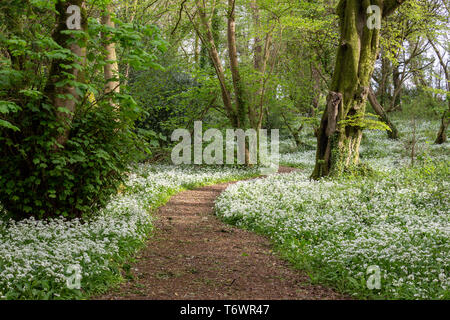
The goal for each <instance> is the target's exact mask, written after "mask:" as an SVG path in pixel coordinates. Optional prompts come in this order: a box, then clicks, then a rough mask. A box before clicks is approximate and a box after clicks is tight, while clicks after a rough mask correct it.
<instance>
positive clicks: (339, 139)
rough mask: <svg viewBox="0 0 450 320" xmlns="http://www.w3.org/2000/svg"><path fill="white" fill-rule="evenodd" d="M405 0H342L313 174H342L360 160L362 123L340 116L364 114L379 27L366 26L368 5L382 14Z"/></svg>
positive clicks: (352, 117) (318, 176) (354, 116)
mask: <svg viewBox="0 0 450 320" xmlns="http://www.w3.org/2000/svg"><path fill="white" fill-rule="evenodd" d="M403 2H404V1H402V0H390V1H386V0H385V1H381V0H363V1H360V0H340V2H339V4H338V7H337V14H338V16H339V21H340V35H341V38H340V45H339V48H338V52H337V57H336V65H335V69H334V73H333V79H332V84H331V87H330V89H331V90H330V92H329V95H328V99H327V101H328V102H327V109H326V110H325V112H324V114H323V117H322V121H321V124H320V128H319V132H318V137H317V153H316V165H315V168H314V171H313V173H312V176H311V178H313V179H319V178H321V177H324V176H328V175H333V176H339V175H341V174H342V173H344V171H345V170H347V169H350V168H352V167H354V166H357V165H358V164H359V146H360V143H361V138H362V127H361V126H358V124H357V123H356V124H353V125H348V124H347V125H346V124H343V123H340V121H341V120H355V119H362V118H363V117H364V112H365V106H366V101H367V95H368V93H369V86H370V79H371V76H372V73H373V69H374V65H375V61H376V58H377V54H378V47H379V38H380V30H379V29H377V28H371V29H369V28H368V27H367V20H368V14H367V8H368V6H370V5H378V6H379V7H380V9H381V10H382V13H383V14H382V16H383V17H385V16H386V15H387V14H389V13H392V12H393V11H394V10H395V8H397V7H398V6H399V5H400V4H401V3H403Z"/></svg>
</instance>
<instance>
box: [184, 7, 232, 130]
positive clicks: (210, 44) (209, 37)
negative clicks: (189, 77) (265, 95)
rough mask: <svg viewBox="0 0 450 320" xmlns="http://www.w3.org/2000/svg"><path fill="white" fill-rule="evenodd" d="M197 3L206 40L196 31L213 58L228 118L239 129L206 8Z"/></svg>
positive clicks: (203, 46) (204, 47) (203, 47)
mask: <svg viewBox="0 0 450 320" xmlns="http://www.w3.org/2000/svg"><path fill="white" fill-rule="evenodd" d="M195 3H196V7H197V10H198V14H199V17H200V22H201V24H202V27H203V29H204V32H205V36H206V38H204V37H202V36H201V33H200V30H198V29H196V32H197V34H198V36H199V37H200V39H201V40H202V49H204V50H207V52H208V54H209V56H210V58H211V61H212V63H213V65H214V69H215V71H216V75H217V78H218V80H219V84H220V91H221V93H222V101H223V105H224V107H225V111H226V113H227V116H228V118H229V120H230V122H231V124H232V126H233V127H235V128H237V127H238V118H237V115H236V112H235V110H234V109H233V104H232V102H231V94H230V92H229V90H228V88H227V86H226V81H225V72H224V69H223V66H222V61H221V60H220V57H219V52H218V51H217V46H216V44H215V41H214V36H213V33H212V32H211V28H210V25H209V23H208V19H207V17H206V14H205V8H204V7H202V5H201V4H200V1H199V0H196V2H195ZM189 18H190V19H192V17H191V16H189ZM192 23H194V22H193V21H192ZM194 27H195V24H194Z"/></svg>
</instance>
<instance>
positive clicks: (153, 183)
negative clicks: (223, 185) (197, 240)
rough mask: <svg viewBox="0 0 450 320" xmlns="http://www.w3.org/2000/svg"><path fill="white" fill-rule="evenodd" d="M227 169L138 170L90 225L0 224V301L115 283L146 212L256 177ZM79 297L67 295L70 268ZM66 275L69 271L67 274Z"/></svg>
mask: <svg viewBox="0 0 450 320" xmlns="http://www.w3.org/2000/svg"><path fill="white" fill-rule="evenodd" d="M256 173H257V171H256V170H244V169H236V168H230V167H174V166H166V165H140V166H139V167H138V168H137V170H135V171H134V172H133V173H131V174H130V175H129V178H128V180H127V181H126V184H125V187H124V189H123V190H122V192H121V193H120V194H118V195H117V196H116V197H115V198H114V199H112V200H111V201H110V203H109V204H108V206H107V207H106V208H105V209H104V210H102V212H101V213H100V214H99V215H98V216H96V217H95V218H94V219H93V220H92V221H89V222H87V223H82V222H81V221H79V220H72V221H67V220H64V219H54V220H50V221H39V220H35V219H32V218H31V219H26V220H22V221H19V222H14V221H12V220H11V221H1V220H0V299H63V298H77V297H81V296H83V295H86V294H88V293H90V292H93V291H98V290H101V289H102V288H103V287H105V286H106V285H108V284H110V283H111V282H115V281H118V279H120V273H119V269H118V267H119V264H120V262H123V261H124V259H126V258H127V257H128V256H129V255H131V254H132V253H134V252H135V251H136V250H137V249H138V248H139V247H141V246H142V245H143V243H144V241H145V239H146V237H147V234H148V232H149V231H150V230H151V228H152V217H151V215H150V210H151V209H153V208H156V207H158V206H159V205H161V204H162V203H163V202H164V201H165V200H166V199H167V198H168V197H169V196H170V195H172V194H174V193H175V192H177V191H180V190H181V189H182V188H190V187H195V186H197V185H203V184H207V183H214V182H219V181H222V180H230V179H239V178H243V177H248V176H252V175H255V174H256ZM74 266H75V267H76V268H75V269H79V270H81V291H80V290H76V289H69V288H68V286H67V279H68V277H70V276H71V271H70V269H69V267H72V269H73V267H74ZM68 270H69V271H68Z"/></svg>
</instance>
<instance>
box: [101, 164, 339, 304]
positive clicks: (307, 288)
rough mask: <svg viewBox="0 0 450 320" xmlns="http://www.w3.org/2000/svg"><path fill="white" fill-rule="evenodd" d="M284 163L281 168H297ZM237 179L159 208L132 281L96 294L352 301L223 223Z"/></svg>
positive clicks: (178, 197)
mask: <svg viewBox="0 0 450 320" xmlns="http://www.w3.org/2000/svg"><path fill="white" fill-rule="evenodd" d="M292 170H295V169H291V168H286V167H281V168H280V173H287V172H291V171H292ZM230 184H232V182H231V183H222V184H218V185H213V186H207V187H202V188H199V189H196V190H188V191H184V192H181V193H179V194H177V195H176V196H174V197H172V198H171V199H170V201H169V202H168V203H167V204H166V205H165V206H163V207H161V208H159V209H158V211H157V213H156V221H155V231H154V233H153V234H152V237H151V238H150V239H149V241H148V244H147V247H146V248H145V249H144V250H142V251H141V252H140V253H139V255H138V256H137V258H136V262H135V263H133V264H132V265H131V266H130V271H129V273H128V275H127V278H128V279H129V280H128V281H127V282H125V283H122V284H121V285H120V286H119V287H117V288H115V289H113V290H111V291H110V292H109V293H107V294H105V295H102V296H98V297H94V298H95V299H111V300H116V299H151V300H153V299H157V300H159V299H162V300H166V299H167V300H168V299H170V300H177V299H194V300H195V299H201V300H203V299H236V300H240V299H347V297H346V296H343V295H341V294H338V293H336V292H334V291H333V290H331V289H329V288H326V287H323V286H319V285H312V284H311V283H310V280H309V277H308V276H307V275H306V274H305V273H304V272H301V271H298V270H295V269H294V268H293V267H291V266H290V265H289V264H288V263H287V262H285V261H284V260H282V259H281V258H279V257H278V256H277V255H276V254H275V252H274V251H273V250H272V244H271V242H270V241H269V240H268V239H267V238H265V237H263V236H259V235H256V234H254V233H252V232H249V231H245V230H242V229H238V228H235V227H232V226H229V225H227V224H225V223H223V222H221V221H220V220H219V219H218V218H217V217H216V216H215V215H214V201H215V199H216V198H217V197H218V196H219V195H220V193H221V192H223V191H224V190H225V189H226V188H227V187H228V186H229V185H230Z"/></svg>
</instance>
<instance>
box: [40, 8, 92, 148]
mask: <svg viewBox="0 0 450 320" xmlns="http://www.w3.org/2000/svg"><path fill="white" fill-rule="evenodd" d="M70 5H76V6H78V7H79V8H80V13H81V30H80V31H79V32H84V31H86V29H87V17H86V11H85V8H84V1H83V0H72V1H70V2H66V1H61V0H59V1H58V2H57V3H56V5H55V9H56V11H57V13H58V16H57V27H56V29H55V31H54V33H53V34H52V38H53V40H54V41H55V42H56V43H58V44H59V45H60V46H61V47H63V48H67V49H69V50H70V51H71V52H72V53H73V54H74V56H78V57H79V59H78V60H79V61H73V60H72V59H71V58H70V59H56V60H54V61H53V62H52V64H51V67H50V72H49V80H48V83H47V85H46V88H45V93H46V95H47V97H48V98H49V99H50V101H51V102H52V104H53V106H54V107H55V114H56V118H57V120H58V122H59V123H60V124H61V125H62V127H63V128H64V129H63V131H62V132H60V133H58V135H57V137H56V141H57V143H58V144H59V145H61V146H64V145H65V144H66V142H67V140H68V139H69V134H70V125H71V122H72V120H73V115H74V113H75V110H76V106H77V103H78V100H79V98H80V97H79V95H78V93H77V92H76V89H75V87H74V86H73V85H71V84H66V85H63V86H58V83H60V82H62V81H64V80H67V77H68V76H67V75H65V74H64V73H69V74H70V77H71V78H73V79H74V80H75V81H78V80H80V78H81V77H82V74H81V72H80V71H79V69H78V68H72V69H70V70H66V69H64V68H62V67H61V66H62V65H69V64H73V63H78V64H83V60H84V57H85V56H86V48H85V47H81V46H80V45H79V44H78V43H76V42H74V39H73V36H72V35H68V34H63V33H62V31H65V30H68V27H67V18H68V17H69V16H70V14H68V13H67V8H68V7H69V6H70ZM73 32H77V31H76V30H73ZM55 149H56V150H57V149H59V147H58V146H55Z"/></svg>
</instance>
